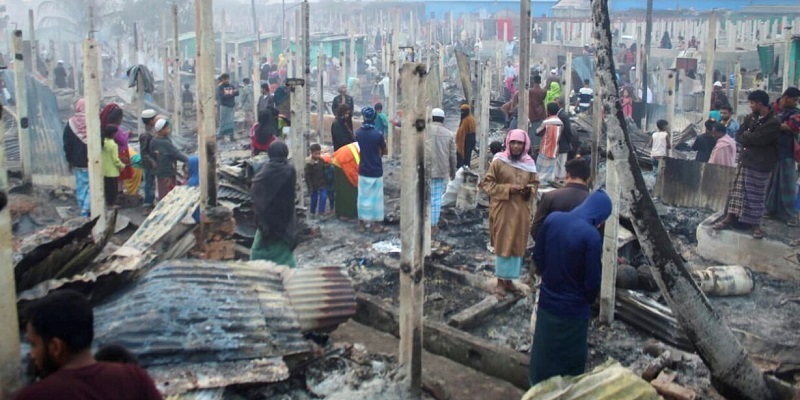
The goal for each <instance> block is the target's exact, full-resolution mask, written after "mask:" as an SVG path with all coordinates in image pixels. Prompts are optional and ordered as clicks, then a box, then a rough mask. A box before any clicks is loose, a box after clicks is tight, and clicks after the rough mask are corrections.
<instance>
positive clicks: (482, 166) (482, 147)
mask: <svg viewBox="0 0 800 400" xmlns="http://www.w3.org/2000/svg"><path fill="white" fill-rule="evenodd" d="M491 93H492V66H491V64H490V63H489V61H486V62H484V63H483V71H482V74H481V91H480V95H481V97H480V99H481V108H480V110H479V112H480V119H479V120H478V123H479V124H480V128H479V129H478V131H479V132H480V136H479V140H478V157H479V158H478V170H479V171H480V173H481V175H483V173H484V172H485V171H486V168H487V166H486V157H487V155H486V152H487V150H488V149H489V143H487V142H488V140H487V138H488V137H489V105H490V103H491Z"/></svg>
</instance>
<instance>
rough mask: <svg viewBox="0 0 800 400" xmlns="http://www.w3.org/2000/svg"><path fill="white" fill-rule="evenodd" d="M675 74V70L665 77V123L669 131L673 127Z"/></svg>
mask: <svg viewBox="0 0 800 400" xmlns="http://www.w3.org/2000/svg"><path fill="white" fill-rule="evenodd" d="M675 74H676V71H675V70H670V71H669V74H668V75H667V122H669V129H670V130H672V129H673V128H674V127H675V125H674V124H675V96H676V95H677V94H676V93H675V83H676V82H677V77H676V76H675Z"/></svg>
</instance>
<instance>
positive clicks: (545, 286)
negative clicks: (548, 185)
mask: <svg viewBox="0 0 800 400" xmlns="http://www.w3.org/2000/svg"><path fill="white" fill-rule="evenodd" d="M609 214H611V199H610V198H609V197H608V195H607V194H606V193H605V192H604V191H596V192H594V193H592V194H591V195H589V197H587V198H586V200H584V202H583V203H582V204H581V205H580V206H578V207H577V208H575V209H574V210H572V211H570V212H559V211H556V212H554V213H552V214H550V215H549V216H548V217H547V219H545V221H544V225H542V227H541V229H539V234H538V236H537V238H536V247H535V248H534V250H533V260H534V261H535V262H536V267H537V268H538V269H539V271H540V272H541V273H542V287H541V292H540V294H539V307H540V308H542V309H543V310H546V311H547V312H549V313H552V314H555V315H558V316H560V317H566V318H575V319H589V317H590V310H589V307H590V306H591V304H592V303H593V302H594V300H595V298H596V297H597V294H598V293H599V292H600V280H601V276H602V271H603V265H602V256H603V238H602V237H601V236H600V232H598V230H597V225H599V224H601V223H602V222H603V221H605V220H606V218H608V216H609Z"/></svg>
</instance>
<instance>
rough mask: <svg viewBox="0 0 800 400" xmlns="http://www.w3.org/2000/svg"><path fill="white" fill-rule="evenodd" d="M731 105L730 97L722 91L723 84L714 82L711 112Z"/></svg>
mask: <svg viewBox="0 0 800 400" xmlns="http://www.w3.org/2000/svg"><path fill="white" fill-rule="evenodd" d="M727 105H730V103H729V102H728V95H726V94H725V92H724V91H723V90H722V82H720V81H717V82H714V89H713V91H712V92H711V111H714V110H719V109H721V108H722V106H727Z"/></svg>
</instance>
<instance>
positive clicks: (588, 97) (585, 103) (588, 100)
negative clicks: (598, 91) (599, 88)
mask: <svg viewBox="0 0 800 400" xmlns="http://www.w3.org/2000/svg"><path fill="white" fill-rule="evenodd" d="M593 100H594V90H592V88H591V87H590V86H589V80H588V79H584V80H583V87H582V88H580V90H578V101H577V105H578V112H588V113H590V114H591V112H592V101H593Z"/></svg>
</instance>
